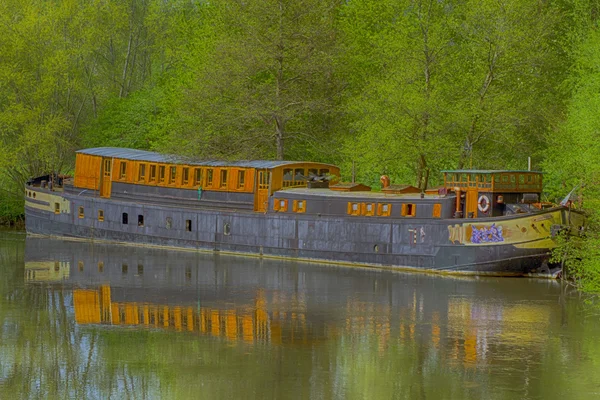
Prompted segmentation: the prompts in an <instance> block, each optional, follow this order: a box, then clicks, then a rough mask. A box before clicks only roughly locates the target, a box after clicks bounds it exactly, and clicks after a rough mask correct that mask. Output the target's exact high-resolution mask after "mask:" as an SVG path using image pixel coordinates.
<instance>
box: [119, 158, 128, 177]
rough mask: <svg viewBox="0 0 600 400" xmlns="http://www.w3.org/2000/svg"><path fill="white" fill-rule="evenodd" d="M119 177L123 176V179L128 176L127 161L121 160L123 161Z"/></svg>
mask: <svg viewBox="0 0 600 400" xmlns="http://www.w3.org/2000/svg"><path fill="white" fill-rule="evenodd" d="M119 178H121V179H125V178H127V161H121V163H120V167H119Z"/></svg>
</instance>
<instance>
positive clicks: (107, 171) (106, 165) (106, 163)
mask: <svg viewBox="0 0 600 400" xmlns="http://www.w3.org/2000/svg"><path fill="white" fill-rule="evenodd" d="M110 166H111V163H110V159H106V160H104V176H110Z"/></svg>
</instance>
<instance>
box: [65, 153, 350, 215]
mask: <svg viewBox="0 0 600 400" xmlns="http://www.w3.org/2000/svg"><path fill="white" fill-rule="evenodd" d="M339 173H340V170H339V168H338V167H336V166H334V165H330V164H323V163H311V162H295V161H236V162H227V161H202V162H195V161H191V160H185V159H183V158H180V157H173V156H165V155H161V154H159V153H154V152H149V151H141V150H131V149H120V148H95V149H87V150H80V151H78V152H77V154H76V159H75V179H74V182H73V186H74V187H76V188H81V189H90V190H95V191H98V192H99V194H100V196H101V197H104V198H129V199H131V200H134V201H136V200H137V201H144V200H146V199H148V200H151V199H156V196H159V197H164V198H165V199H167V200H168V199H173V200H176V201H181V200H183V201H184V202H185V201H186V200H188V201H193V204H194V205H196V206H197V205H204V206H210V205H214V206H218V207H222V208H235V209H252V210H254V211H257V212H265V211H266V210H267V205H268V198H269V196H270V195H271V194H272V193H273V192H275V191H277V190H280V189H283V188H294V187H306V186H307V181H308V179H309V178H310V177H312V176H324V175H334V176H339Z"/></svg>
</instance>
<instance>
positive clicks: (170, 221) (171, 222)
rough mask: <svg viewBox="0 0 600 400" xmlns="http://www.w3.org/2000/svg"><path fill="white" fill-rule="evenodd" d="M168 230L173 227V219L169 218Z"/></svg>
mask: <svg viewBox="0 0 600 400" xmlns="http://www.w3.org/2000/svg"><path fill="white" fill-rule="evenodd" d="M165 226H166V228H167V229H171V228H172V227H173V218H171V217H167V222H166V224H165Z"/></svg>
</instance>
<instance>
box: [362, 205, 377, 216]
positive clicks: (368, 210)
mask: <svg viewBox="0 0 600 400" xmlns="http://www.w3.org/2000/svg"><path fill="white" fill-rule="evenodd" d="M364 215H367V216H373V215H375V203H367V204H365V211H364Z"/></svg>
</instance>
